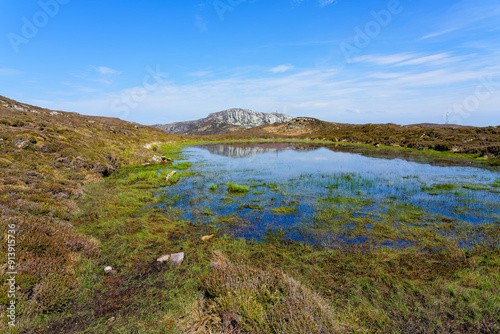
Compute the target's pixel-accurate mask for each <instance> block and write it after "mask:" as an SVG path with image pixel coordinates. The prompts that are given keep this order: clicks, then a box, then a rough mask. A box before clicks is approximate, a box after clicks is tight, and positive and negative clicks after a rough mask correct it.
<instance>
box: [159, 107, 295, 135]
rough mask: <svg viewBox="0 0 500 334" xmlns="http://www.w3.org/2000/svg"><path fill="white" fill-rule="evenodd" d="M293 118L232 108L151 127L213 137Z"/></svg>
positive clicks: (171, 131)
mask: <svg viewBox="0 0 500 334" xmlns="http://www.w3.org/2000/svg"><path fill="white" fill-rule="evenodd" d="M292 119H293V117H292V116H289V115H285V114H279V113H263V112H257V111H253V110H249V109H240V108H233V109H227V110H224V111H220V112H216V113H211V114H209V115H208V117H205V118H201V119H198V120H194V121H186V122H176V123H171V124H155V125H153V127H156V128H159V129H162V130H163V131H166V132H169V133H175V134H190V135H213V134H218V133H224V132H230V131H235V130H243V129H248V128H253V127H257V126H261V125H265V124H274V123H284V122H288V121H290V120H292Z"/></svg>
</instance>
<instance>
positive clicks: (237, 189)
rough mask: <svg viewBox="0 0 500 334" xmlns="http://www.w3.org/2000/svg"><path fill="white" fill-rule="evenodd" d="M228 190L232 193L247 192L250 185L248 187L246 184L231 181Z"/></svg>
mask: <svg viewBox="0 0 500 334" xmlns="http://www.w3.org/2000/svg"><path fill="white" fill-rule="evenodd" d="M227 191H228V192H230V193H240V194H243V193H247V192H248V191H249V190H248V187H246V186H241V185H239V184H236V183H233V182H229V184H228V185H227Z"/></svg>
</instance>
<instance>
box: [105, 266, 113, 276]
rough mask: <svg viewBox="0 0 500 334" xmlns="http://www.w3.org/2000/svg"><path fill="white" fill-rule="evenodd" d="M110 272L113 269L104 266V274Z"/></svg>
mask: <svg viewBox="0 0 500 334" xmlns="http://www.w3.org/2000/svg"><path fill="white" fill-rule="evenodd" d="M112 271H113V268H112V267H110V266H106V267H104V272H105V273H106V274H109V273H110V272H112Z"/></svg>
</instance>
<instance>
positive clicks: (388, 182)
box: [164, 143, 500, 240]
mask: <svg viewBox="0 0 500 334" xmlns="http://www.w3.org/2000/svg"><path fill="white" fill-rule="evenodd" d="M290 148H291V145H290V144H284V143H280V144H277V145H276V146H273V145H272V144H264V145H257V147H255V146H253V147H252V146H251V147H248V146H246V147H245V146H242V145H241V144H240V145H204V146H198V147H189V148H187V149H185V150H184V155H185V157H186V159H187V160H188V161H190V162H192V163H193V167H192V168H191V169H190V170H191V171H195V172H196V171H199V172H200V174H197V175H195V176H192V177H188V178H182V179H181V181H180V182H179V183H178V184H177V186H176V187H171V188H168V187H167V188H165V189H164V191H167V192H172V193H175V194H177V195H178V196H180V199H179V200H178V201H177V202H176V204H175V205H174V206H175V207H177V208H182V209H186V211H185V214H184V217H185V218H187V219H190V220H196V221H198V222H201V223H208V224H215V225H217V224H218V223H217V222H214V221H213V217H214V216H213V215H212V213H213V214H215V216H217V215H234V214H237V216H238V217H240V218H242V219H244V220H246V221H248V224H246V225H245V226H243V227H242V228H241V229H240V230H239V231H238V232H235V233H236V235H238V236H244V237H248V238H256V239H260V238H261V237H262V235H263V233H265V232H266V231H267V230H268V229H274V230H275V229H277V228H283V229H285V230H286V231H287V236H288V237H289V238H292V239H295V240H306V239H308V237H307V236H304V233H303V231H302V232H300V231H299V232H298V231H297V228H298V227H304V226H305V225H307V224H308V222H310V221H311V219H312V216H313V214H314V213H315V210H316V209H317V205H318V202H317V200H318V199H319V198H327V197H332V196H345V197H362V198H365V199H370V200H372V204H370V205H366V206H365V207H364V208H361V209H359V210H358V211H357V212H355V213H354V216H363V215H365V214H367V213H368V212H374V211H375V212H380V211H384V210H385V209H384V205H387V204H388V203H395V202H404V203H409V204H412V205H415V206H418V207H420V208H421V209H423V210H425V211H426V213H427V214H428V215H429V216H433V217H440V216H446V217H448V218H456V219H460V220H463V221H467V222H472V223H483V222H494V221H498V219H499V216H500V212H499V207H498V202H499V201H498V200H499V197H500V196H499V194H497V193H493V192H492V191H489V190H486V191H477V190H476V191H474V190H468V189H464V188H460V187H458V188H456V190H457V191H459V192H460V194H459V195H457V194H455V190H453V191H447V192H442V193H439V194H437V195H431V194H429V193H427V192H424V191H422V187H424V186H432V185H433V184H443V183H452V184H458V185H461V184H476V185H491V184H492V183H493V182H495V180H497V179H500V174H499V173H495V172H492V171H488V170H485V169H479V168H472V167H440V166H432V165H429V164H421V163H416V162H412V161H406V160H402V159H380V158H372V157H367V156H363V155H360V154H352V153H345V152H335V151H332V150H330V149H327V148H324V147H320V148H307V147H305V146H304V145H301V146H300V150H293V149H290ZM347 174H348V176H347V177H346V175H347ZM229 182H235V183H238V184H242V185H247V186H250V193H249V194H247V195H240V196H232V195H229V194H228V193H227V192H226V187H227V183H229ZM272 183H276V184H277V190H273V188H272V187H269V185H270V184H272ZM210 184H217V185H218V189H217V191H214V192H211V191H209V190H208V187H209V185H210ZM227 198H231V199H232V201H234V202H232V203H231V200H230V201H229V203H228V200H227ZM224 199H226V201H224ZM292 201H295V202H292ZM245 204H254V205H256V206H260V207H261V209H255V208H254V209H249V208H244V207H243V206H244V205H245ZM464 205H465V206H467V207H468V210H461V209H460V208H463V206H464ZM283 206H294V207H296V208H297V211H296V213H295V214H294V215H276V214H273V213H272V212H271V211H270V209H272V208H276V207H283ZM207 209H209V210H210V211H211V213H210V212H208V213H207ZM203 212H205V214H204V213H203ZM375 219H376V217H375Z"/></svg>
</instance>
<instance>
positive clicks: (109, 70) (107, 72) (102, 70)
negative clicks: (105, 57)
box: [94, 66, 121, 76]
mask: <svg viewBox="0 0 500 334" xmlns="http://www.w3.org/2000/svg"><path fill="white" fill-rule="evenodd" d="M94 70H95V71H96V72H97V73H99V74H101V75H106V76H111V75H117V74H120V73H121V72H119V71H117V70H114V69H112V68H109V67H106V66H98V67H94Z"/></svg>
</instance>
